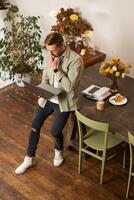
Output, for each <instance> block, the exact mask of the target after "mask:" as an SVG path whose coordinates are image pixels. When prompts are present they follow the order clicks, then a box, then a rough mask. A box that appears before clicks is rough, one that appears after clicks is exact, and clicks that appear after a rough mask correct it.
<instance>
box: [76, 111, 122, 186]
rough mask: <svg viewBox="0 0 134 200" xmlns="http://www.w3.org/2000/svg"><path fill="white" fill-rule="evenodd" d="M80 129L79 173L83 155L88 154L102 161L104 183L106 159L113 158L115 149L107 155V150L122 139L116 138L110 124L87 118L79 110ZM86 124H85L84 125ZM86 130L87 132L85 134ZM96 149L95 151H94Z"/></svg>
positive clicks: (101, 181) (101, 179)
mask: <svg viewBox="0 0 134 200" xmlns="http://www.w3.org/2000/svg"><path fill="white" fill-rule="evenodd" d="M75 114H76V118H77V122H78V130H79V163H78V174H80V173H81V166H82V157H83V155H85V154H88V155H90V156H92V157H95V158H96V159H98V160H100V161H101V162H102V166H101V176H100V185H102V183H103V174H104V167H105V160H108V159H110V158H112V157H113V156H114V155H115V153H116V152H115V151H114V152H113V153H111V154H110V155H109V156H107V155H106V153H107V150H109V149H112V148H113V147H115V146H118V145H119V144H121V143H122V141H121V140H119V139H118V138H116V137H115V136H114V135H113V134H111V133H109V132H108V127H109V125H108V124H107V123H101V122H97V121H94V120H91V119H89V118H87V117H86V116H84V115H82V114H81V113H80V112H79V111H76V112H75ZM83 125H84V126H83ZM84 130H85V132H86V133H85V134H84ZM94 150H95V152H93V151H94Z"/></svg>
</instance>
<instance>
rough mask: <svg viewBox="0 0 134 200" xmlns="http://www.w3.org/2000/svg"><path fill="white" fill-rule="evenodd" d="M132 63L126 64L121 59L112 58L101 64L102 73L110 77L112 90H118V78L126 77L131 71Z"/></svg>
mask: <svg viewBox="0 0 134 200" xmlns="http://www.w3.org/2000/svg"><path fill="white" fill-rule="evenodd" d="M130 68H131V65H126V64H124V63H123V62H122V61H121V60H120V59H112V60H109V61H105V62H103V63H102V64H101V68H100V74H103V75H104V76H107V77H108V78H109V79H110V89H111V92H117V91H118V89H119V88H118V79H119V78H125V75H126V74H128V73H129V72H130Z"/></svg>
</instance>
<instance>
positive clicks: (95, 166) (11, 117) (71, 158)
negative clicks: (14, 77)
mask: <svg viewBox="0 0 134 200" xmlns="http://www.w3.org/2000/svg"><path fill="white" fill-rule="evenodd" d="M36 101H37V97H36V96H35V95H32V94H31V93H30V92H27V91H26V90H24V89H22V88H17V87H16V86H14V85H13V86H10V87H7V89H4V90H1V91H0V200H70V199H71V200H120V199H125V198H124V197H125V193H126V188H127V179H128V168H127V169H122V153H120V155H119V156H118V157H116V158H114V159H112V161H108V162H107V164H106V168H105V175H104V181H105V183H104V185H103V186H100V185H99V174H100V162H99V161H96V159H93V158H88V159H87V160H86V161H85V164H84V166H83V172H82V174H81V175H78V174H77V163H78V153H77V152H76V151H74V150H67V149H65V150H64V155H65V162H64V164H63V165H62V166H61V167H59V168H55V167H53V163H52V161H53V156H54V149H53V139H52V137H51V134H50V125H51V121H52V118H53V116H51V117H50V118H49V119H48V120H47V121H46V123H45V125H44V127H43V129H42V132H41V133H42V134H41V138H40V143H39V145H38V151H37V160H38V163H37V166H35V167H34V168H31V169H29V170H28V171H27V173H25V174H23V175H15V173H14V170H15V168H16V167H17V166H18V165H19V164H20V162H21V161H22V160H23V157H24V155H25V149H26V145H27V137H28V130H29V125H30V122H31V119H32V115H33V111H34V107H35V102H36ZM132 184H133V182H132ZM133 189H134V187H133V186H132V188H131V198H130V199H134V190H133Z"/></svg>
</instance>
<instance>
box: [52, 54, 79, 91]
mask: <svg viewBox="0 0 134 200" xmlns="http://www.w3.org/2000/svg"><path fill="white" fill-rule="evenodd" d="M82 71H83V60H82V59H81V58H80V57H77V58H75V59H74V60H73V61H71V63H70V64H69V66H68V72H67V74H66V73H64V72H63V71H62V70H59V71H58V72H57V73H56V79H57V81H58V86H59V88H60V89H61V90H64V91H66V92H69V91H71V90H72V89H73V88H75V87H76V86H77V84H78V82H79V80H80V77H81V74H82Z"/></svg>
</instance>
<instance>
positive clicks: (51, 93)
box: [23, 81, 61, 100]
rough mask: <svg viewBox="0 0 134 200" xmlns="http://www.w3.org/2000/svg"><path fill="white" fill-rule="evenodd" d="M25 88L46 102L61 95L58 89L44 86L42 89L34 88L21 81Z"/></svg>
mask: <svg viewBox="0 0 134 200" xmlns="http://www.w3.org/2000/svg"><path fill="white" fill-rule="evenodd" d="M23 82H24V84H25V86H26V87H27V88H29V89H30V90H31V91H33V92H34V93H35V94H37V95H39V96H41V97H43V98H44V99H46V100H50V99H51V98H53V97H55V96H57V95H58V94H60V93H61V90H59V89H58V88H55V87H52V86H51V85H48V84H46V85H45V86H44V87H43V88H41V87H39V86H35V85H33V84H31V83H28V82H26V81H23Z"/></svg>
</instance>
